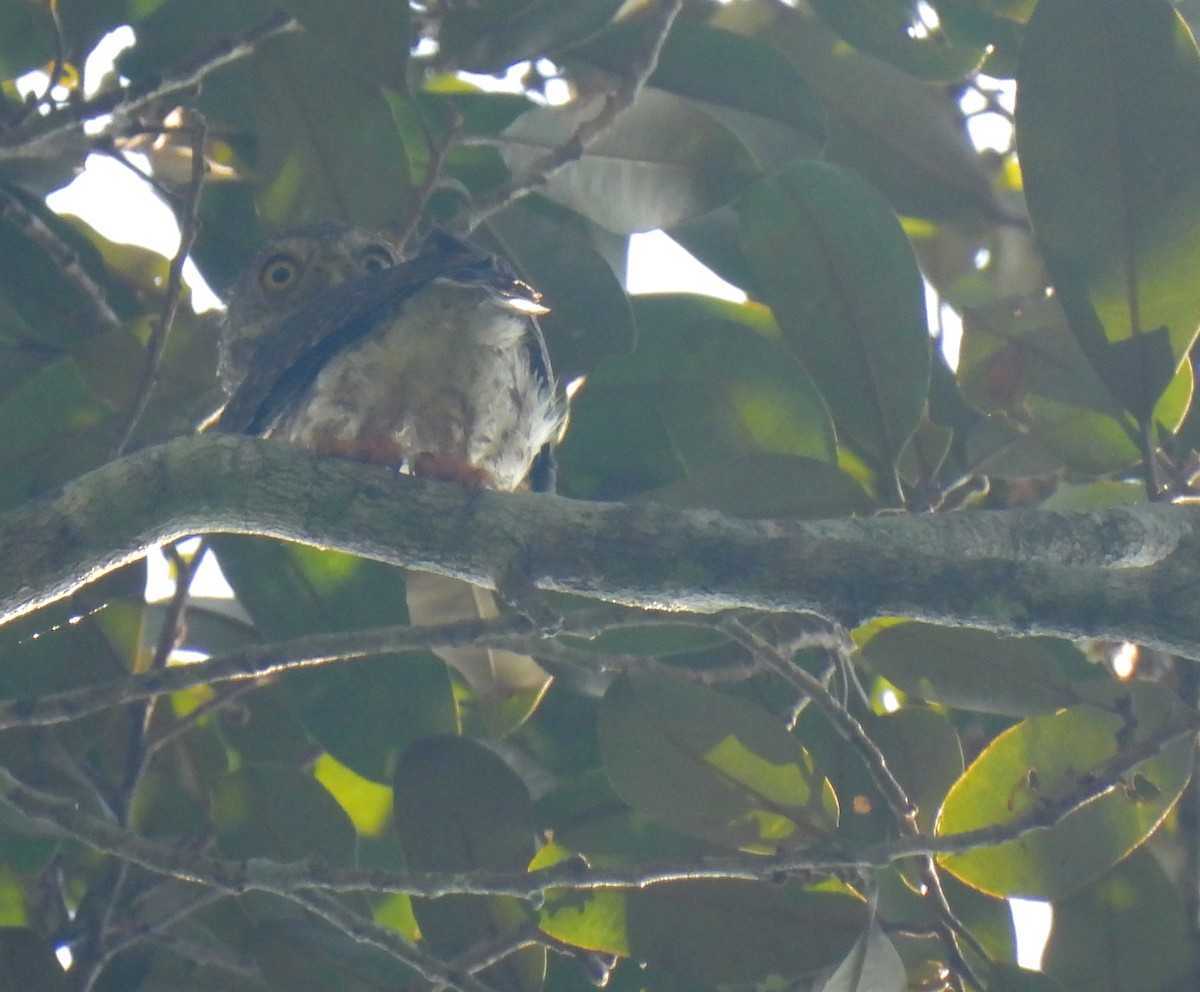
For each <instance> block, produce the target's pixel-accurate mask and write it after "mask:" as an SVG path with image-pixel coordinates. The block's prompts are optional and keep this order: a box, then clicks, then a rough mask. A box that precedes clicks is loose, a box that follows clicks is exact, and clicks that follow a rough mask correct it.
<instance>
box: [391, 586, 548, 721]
mask: <svg viewBox="0 0 1200 992" xmlns="http://www.w3.org/2000/svg"><path fill="white" fill-rule="evenodd" d="M407 600H408V616H409V620H411V621H412V623H413V624H415V625H417V626H426V625H430V624H442V623H453V622H455V621H458V620H481V619H483V620H486V619H489V618H491V617H494V616H498V615H499V612H500V611H499V609H498V608H497V606H496V597H495V596H493V595H492V593H491V592H490V591H489V590H487V589H482V588H480V587H479V586H474V585H471V584H470V583H469V582H463V581H461V580H459V579H450V578H447V577H446V576H444V575H434V574H432V573H430V572H409V573H408V578H407ZM434 653H435V654H436V655H437V656H438V657H439V658H441V659H442V661H444V662H445V663H446V664H447V665H449V666H450V667H451V668H453V669H454V670H455V671H456V672H458V673H459V674H460V675H461V676H462V677H463V678H464V679H465V680H466V683H467V685H468V686H470V688H471V693H472V695H473V696H474V701H475V705H476V707H477V710H478V714H479V716H480V718H481V720H482V722H483V726H484V729H486V731H487V733H488V735H489V736H490V737H493V738H496V739H499V738H501V737H504V736H505V735H506V734H509V733H511V732H512V731H513V730H515V729H516V728H517V727H519V726H520V725H521V724H522V723H524V722H525V720H526V718H527V717H528V716H529V714H530V713H532V712H533V710H534V708H535V707H536V706H537V704H538V701H539V700H540V699H541V698H542V695H543V694H544V693H545V691H546V689H547V687H548V686H549V685H550V676H549V675H548V674H547V673H546V671H545V669H543V668H542V666H541V665H539V664H538V663H537V662H536V661H534V660H533V659H532V658H531V657H529V656H528V655H524V654H517V653H516V652H513V651H502V650H500V649H498V648H486V647H481V646H477V645H471V646H468V647H455V648H435V649H434Z"/></svg>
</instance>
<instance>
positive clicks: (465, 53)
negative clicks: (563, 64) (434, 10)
mask: <svg viewBox="0 0 1200 992" xmlns="http://www.w3.org/2000/svg"><path fill="white" fill-rule="evenodd" d="M620 6H621V0H575V2H574V3H569V4H568V3H560V2H558V0H482V2H478V3H471V4H455V5H453V6H447V8H446V12H445V15H444V17H443V19H442V23H441V27H440V30H439V31H438V43H439V46H440V50H441V52H442V53H444V55H445V56H447V57H448V61H449V62H450V63H452V64H453V65H454V66H455V68H459V69H470V70H471V71H473V72H501V71H503V70H504V69H505V68H507V67H508V66H510V65H512V64H513V63H514V62H520V61H521V60H522V59H530V58H535V57H537V56H539V55H553V54H554V52H555V50H557V49H558V48H561V47H563V46H564V45H570V44H572V43H576V42H579V41H582V40H584V39H586V38H587V37H589V36H590V35H592V34H594V33H595V32H596V31H599V30H600V29H601V28H602V27H604V25H606V24H607V23H608V22H609V20H610V19H611V18H612V16H613V14H615V13H616V12H617V10H618V9H619V8H620Z"/></svg>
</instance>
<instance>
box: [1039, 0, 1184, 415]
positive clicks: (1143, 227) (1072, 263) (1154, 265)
mask: <svg viewBox="0 0 1200 992" xmlns="http://www.w3.org/2000/svg"><path fill="white" fill-rule="evenodd" d="M1017 82H1018V93H1019V100H1018V106H1017V142H1018V149H1019V153H1020V158H1021V170H1022V174H1023V176H1024V180H1025V190H1026V197H1027V200H1028V203H1029V212H1030V217H1031V219H1032V221H1033V225H1034V229H1035V231H1036V233H1037V236H1038V241H1039V243H1040V245H1041V248H1042V252H1043V254H1044V256H1045V259H1046V265H1047V268H1048V269H1049V273H1050V277H1051V279H1052V280H1053V282H1054V284H1055V287H1056V288H1057V290H1058V295H1059V298H1060V299H1061V300H1062V303H1063V306H1064V307H1065V309H1066V311H1067V314H1068V316H1069V318H1070V321H1071V328H1072V330H1073V331H1074V333H1075V334H1076V336H1077V337H1078V338H1079V341H1080V344H1081V345H1082V346H1083V349H1084V351H1085V353H1086V354H1087V356H1088V358H1089V360H1090V361H1091V362H1092V364H1093V366H1094V367H1095V369H1096V371H1097V372H1098V373H1099V375H1100V377H1101V378H1102V379H1103V380H1104V381H1105V383H1106V384H1107V385H1108V387H1109V388H1110V389H1111V390H1112V392H1113V395H1114V396H1116V397H1118V399H1119V400H1120V401H1121V403H1122V404H1123V405H1124V407H1125V408H1126V409H1127V410H1129V411H1130V413H1132V414H1133V415H1134V416H1135V417H1136V418H1138V420H1139V421H1144V420H1148V419H1149V418H1150V415H1151V411H1152V409H1153V407H1154V405H1155V403H1156V401H1157V400H1158V398H1159V396H1160V394H1161V393H1162V391H1163V390H1164V389H1165V388H1166V385H1167V383H1168V382H1169V381H1170V379H1171V376H1172V375H1173V373H1174V372H1175V370H1176V368H1177V367H1178V366H1179V363H1180V362H1181V361H1182V360H1183V358H1184V356H1185V355H1186V354H1187V352H1188V349H1189V348H1190V347H1191V344H1192V342H1193V341H1194V340H1195V337H1196V332H1197V328H1198V327H1200V290H1198V289H1196V288H1193V286H1194V283H1195V280H1194V279H1193V278H1192V274H1193V273H1194V272H1195V271H1196V268H1197V266H1198V265H1200V176H1198V175H1197V173H1196V169H1195V163H1196V161H1197V159H1198V158H1200V119H1198V118H1197V116H1196V113H1195V107H1196V104H1197V102H1198V101H1200V54H1198V53H1197V51H1196V46H1195V43H1194V42H1193V41H1192V37H1191V34H1190V33H1189V32H1188V30H1187V27H1186V26H1185V24H1184V22H1183V20H1182V19H1181V18H1180V17H1179V15H1178V14H1177V13H1176V12H1175V11H1174V10H1173V9H1172V7H1171V5H1170V4H1169V3H1167V2H1166V0H1140V2H1138V3H1133V4H1131V3H1126V2H1124V0H1042V2H1041V3H1039V4H1038V7H1037V10H1036V12H1035V13H1034V15H1033V16H1032V17H1031V18H1030V20H1029V24H1028V25H1027V27H1026V32H1025V41H1024V44H1023V47H1022V52H1021V67H1020V71H1019V72H1018V76H1017Z"/></svg>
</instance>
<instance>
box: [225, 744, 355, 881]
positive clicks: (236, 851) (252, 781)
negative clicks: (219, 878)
mask: <svg viewBox="0 0 1200 992" xmlns="http://www.w3.org/2000/svg"><path fill="white" fill-rule="evenodd" d="M211 802H212V819H213V825H214V827H215V828H216V835H217V846H218V847H219V848H220V851H221V853H222V855H224V856H225V857H227V858H253V857H263V858H273V859H275V860H276V861H300V860H303V859H304V858H320V859H321V860H323V861H326V862H328V863H329V864H335V865H350V864H352V863H353V860H354V847H355V835H354V826H353V824H351V822H350V818H349V817H348V816H346V814H345V812H344V811H343V810H342V807H341V806H339V805H338V803H337V800H336V799H334V798H333V796H331V795H330V794H329V793H328V792H327V791H326V790H325V789H324V787H322V786H321V784H320V783H319V782H318V781H317V780H316V779H315V778H313V777H312V776H311V775H304V774H301V773H300V772H297V771H294V770H293V769H291V768H287V767H285V766H283V765H258V764H247V765H243V766H242V767H241V768H239V769H238V770H237V771H232V772H228V773H227V774H225V775H223V776H222V777H220V778H218V779H217V780H216V781H215V782H214V783H213V786H212V795H211Z"/></svg>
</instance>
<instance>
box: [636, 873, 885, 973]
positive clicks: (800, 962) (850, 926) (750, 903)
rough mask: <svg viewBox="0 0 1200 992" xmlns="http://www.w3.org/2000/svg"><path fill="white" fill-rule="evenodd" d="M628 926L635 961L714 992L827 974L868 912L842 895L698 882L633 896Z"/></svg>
mask: <svg viewBox="0 0 1200 992" xmlns="http://www.w3.org/2000/svg"><path fill="white" fill-rule="evenodd" d="M628 919H629V937H630V951H631V953H632V954H633V956H634V957H635V958H636V959H638V960H642V961H646V962H648V963H650V964H651V965H653V966H655V967H658V968H664V969H666V970H668V971H670V972H673V973H675V974H677V975H679V976H681V977H684V978H686V979H688V980H689V981H691V982H696V983H700V984H702V985H703V986H704V987H708V986H709V985H710V984H717V983H726V982H729V983H734V982H738V983H740V982H755V981H762V980H764V979H766V978H768V977H769V976H772V975H778V976H782V977H784V978H796V977H798V976H800V975H806V974H812V973H814V972H816V971H818V970H820V969H821V968H825V967H828V966H829V965H832V964H834V963H835V962H837V961H838V960H839V959H840V958H841V957H842V956H843V955H844V954H845V953H846V952H847V951H848V950H849V948H850V946H851V945H852V944H853V943H854V940H855V938H857V937H858V935H859V934H860V933H861V932H862V928H863V926H864V925H865V924H866V920H867V909H866V905H865V904H864V903H862V902H861V901H860V900H858V899H855V898H853V897H851V896H849V895H846V894H844V893H842V892H813V891H810V890H805V889H802V888H800V887H799V886H796V885H788V886H787V887H785V888H783V889H780V888H778V887H776V886H773V885H768V884H767V883H765V882H741V881H732V880H722V881H697V882H679V883H675V884H671V885H656V886H653V887H652V888H648V889H644V890H641V891H637V892H632V893H630V895H629V909H628Z"/></svg>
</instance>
